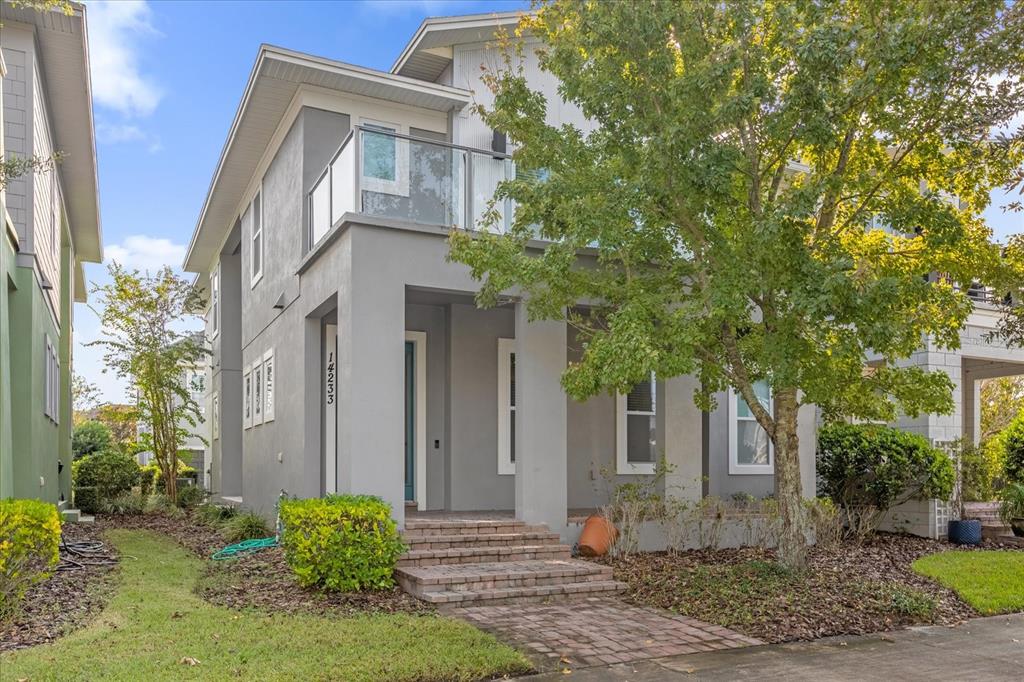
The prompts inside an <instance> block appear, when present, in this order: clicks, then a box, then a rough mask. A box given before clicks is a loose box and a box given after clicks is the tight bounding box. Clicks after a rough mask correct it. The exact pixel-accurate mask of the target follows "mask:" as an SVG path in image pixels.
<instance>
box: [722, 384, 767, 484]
mask: <svg viewBox="0 0 1024 682" xmlns="http://www.w3.org/2000/svg"><path fill="white" fill-rule="evenodd" d="M753 388H754V394H755V395H756V396H757V401H758V402H759V403H760V404H761V406H762V407H763V408H764V409H765V410H767V412H768V414H771V413H772V394H771V387H770V386H768V382H767V381H758V382H755V383H754V387H753ZM729 417H730V419H729V473H730V474H771V473H774V471H775V469H774V465H775V462H774V453H773V452H772V444H771V441H770V440H769V438H768V432H766V431H765V430H764V429H763V428H762V427H761V425H760V424H758V423H757V419H756V418H755V417H754V413H753V411H752V410H751V409H750V406H749V405H747V402H746V401H745V400H743V398H741V397H740V396H739V395H737V394H736V392H735V391H730V392H729Z"/></svg>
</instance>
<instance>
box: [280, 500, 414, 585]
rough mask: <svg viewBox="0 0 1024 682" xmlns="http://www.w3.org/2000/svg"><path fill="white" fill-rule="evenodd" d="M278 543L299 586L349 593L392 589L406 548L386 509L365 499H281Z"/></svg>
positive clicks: (381, 503) (381, 501)
mask: <svg viewBox="0 0 1024 682" xmlns="http://www.w3.org/2000/svg"><path fill="white" fill-rule="evenodd" d="M280 514H281V523H282V525H283V526H284V531H283V535H282V537H281V544H282V546H283V547H284V551H285V557H286V559H287V560H288V564H289V565H290V566H291V567H292V570H293V571H294V572H295V575H296V577H297V578H298V581H299V584H301V585H303V586H306V587H310V586H317V587H320V588H323V589H326V590H337V591H343V592H352V591H355V590H362V589H383V588H388V587H391V586H393V585H394V579H393V577H392V573H393V572H394V568H395V562H396V561H397V560H398V557H399V555H401V554H402V552H404V551H405V546H404V545H403V544H402V540H401V538H400V537H399V534H398V527H397V525H396V524H395V522H394V520H393V519H392V518H391V506H390V505H388V504H387V503H386V502H384V501H383V500H381V499H380V498H377V497H372V496H369V495H329V496H327V497H326V498H312V499H306V500H282V501H281V507H280Z"/></svg>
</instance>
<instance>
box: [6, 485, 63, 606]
mask: <svg viewBox="0 0 1024 682" xmlns="http://www.w3.org/2000/svg"><path fill="white" fill-rule="evenodd" d="M59 544H60V515H59V514H58V513H57V507H55V506H54V505H52V504H49V503H47V502H41V501H39V500H15V499H7V500H0V622H3V621H5V620H7V619H9V618H10V617H12V616H13V615H14V614H16V613H17V611H18V608H19V603H20V602H21V600H22V598H23V597H24V596H25V590H27V589H28V588H29V587H30V586H31V585H34V584H36V583H38V582H40V581H42V580H44V579H46V578H48V577H49V576H50V574H51V572H52V571H53V569H54V567H55V566H56V565H57V561H58V559H59V552H58V546H59Z"/></svg>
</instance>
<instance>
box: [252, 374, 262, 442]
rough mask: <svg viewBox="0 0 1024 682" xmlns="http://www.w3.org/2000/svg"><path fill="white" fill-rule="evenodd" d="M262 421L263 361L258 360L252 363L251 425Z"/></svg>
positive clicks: (256, 424) (257, 424)
mask: <svg viewBox="0 0 1024 682" xmlns="http://www.w3.org/2000/svg"><path fill="white" fill-rule="evenodd" d="M262 423H263V363H262V362H261V361H259V360H257V361H256V362H254V363H253V365H252V425H253V426H259V425H260V424H262Z"/></svg>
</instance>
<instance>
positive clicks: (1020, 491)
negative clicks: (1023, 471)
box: [999, 483, 1024, 523]
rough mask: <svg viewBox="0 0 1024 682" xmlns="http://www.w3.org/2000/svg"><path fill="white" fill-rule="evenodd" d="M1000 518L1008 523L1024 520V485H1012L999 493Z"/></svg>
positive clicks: (1008, 485)
mask: <svg viewBox="0 0 1024 682" xmlns="http://www.w3.org/2000/svg"><path fill="white" fill-rule="evenodd" d="M999 499H1000V504H999V516H1000V517H1002V519H1003V521H1005V522H1006V523H1011V522H1013V520H1014V519H1024V483H1010V484H1007V486H1006V487H1005V488H1003V489H1002V490H1000V491H999Z"/></svg>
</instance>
